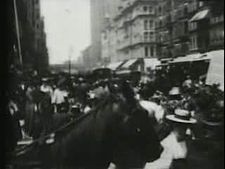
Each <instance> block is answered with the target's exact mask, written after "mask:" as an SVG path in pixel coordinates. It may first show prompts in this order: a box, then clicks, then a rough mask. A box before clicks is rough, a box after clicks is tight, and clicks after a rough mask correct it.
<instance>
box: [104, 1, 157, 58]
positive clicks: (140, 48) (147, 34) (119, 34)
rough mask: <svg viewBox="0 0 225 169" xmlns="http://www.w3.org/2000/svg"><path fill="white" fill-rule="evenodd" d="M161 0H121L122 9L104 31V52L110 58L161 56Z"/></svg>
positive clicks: (105, 56)
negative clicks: (158, 12)
mask: <svg viewBox="0 0 225 169" xmlns="http://www.w3.org/2000/svg"><path fill="white" fill-rule="evenodd" d="M156 4H157V0H132V1H131V0H121V2H120V6H119V13H118V15H116V17H115V18H114V20H113V22H112V23H111V24H110V25H109V26H108V27H107V28H106V29H105V31H104V32H103V34H102V46H104V48H103V50H102V54H103V57H104V58H108V59H107V60H109V61H110V62H118V61H124V60H128V59H138V58H146V57H147V58H149V57H157V55H156V32H155V22H156V11H155V6H156Z"/></svg>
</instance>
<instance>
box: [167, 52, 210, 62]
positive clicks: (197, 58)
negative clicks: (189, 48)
mask: <svg viewBox="0 0 225 169" xmlns="http://www.w3.org/2000/svg"><path fill="white" fill-rule="evenodd" d="M207 59H209V58H208V57H207V56H206V55H203V54H200V53H197V54H191V55H187V56H185V57H178V58H175V59H174V60H173V61H172V62H171V63H183V62H195V61H201V60H207Z"/></svg>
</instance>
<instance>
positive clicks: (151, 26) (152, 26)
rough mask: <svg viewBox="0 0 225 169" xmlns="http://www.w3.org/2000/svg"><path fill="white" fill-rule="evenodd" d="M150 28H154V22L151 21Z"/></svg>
mask: <svg viewBox="0 0 225 169" xmlns="http://www.w3.org/2000/svg"><path fill="white" fill-rule="evenodd" d="M149 28H150V29H152V28H154V22H153V20H150V21H149Z"/></svg>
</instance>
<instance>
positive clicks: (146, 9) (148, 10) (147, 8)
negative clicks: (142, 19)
mask: <svg viewBox="0 0 225 169" xmlns="http://www.w3.org/2000/svg"><path fill="white" fill-rule="evenodd" d="M143 12H144V13H149V14H154V8H153V7H152V6H144V7H143Z"/></svg>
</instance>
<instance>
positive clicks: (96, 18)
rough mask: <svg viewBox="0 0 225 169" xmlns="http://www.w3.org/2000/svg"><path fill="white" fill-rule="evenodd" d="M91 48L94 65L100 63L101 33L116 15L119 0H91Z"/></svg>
mask: <svg viewBox="0 0 225 169" xmlns="http://www.w3.org/2000/svg"><path fill="white" fill-rule="evenodd" d="M90 3H91V46H92V47H91V48H92V52H91V53H92V58H93V59H92V60H93V66H94V64H95V65H96V63H98V62H100V61H101V49H102V46H101V33H102V31H103V30H104V29H105V27H106V26H107V24H108V22H109V21H110V20H112V18H114V16H115V15H116V14H117V9H118V3H119V0H91V1H90Z"/></svg>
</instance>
